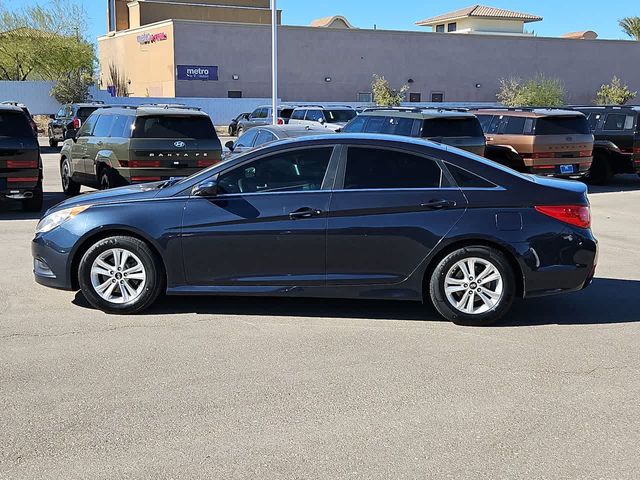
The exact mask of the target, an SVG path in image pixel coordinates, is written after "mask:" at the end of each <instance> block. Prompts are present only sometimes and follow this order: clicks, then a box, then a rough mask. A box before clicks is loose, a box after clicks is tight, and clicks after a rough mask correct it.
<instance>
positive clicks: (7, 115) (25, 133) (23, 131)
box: [0, 112, 33, 137]
mask: <svg viewBox="0 0 640 480" xmlns="http://www.w3.org/2000/svg"><path fill="white" fill-rule="evenodd" d="M0 137H33V130H32V129H31V126H30V125H29V122H28V121H27V117H25V115H24V113H22V112H19V113H18V112H0Z"/></svg>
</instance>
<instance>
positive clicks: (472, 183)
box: [447, 163, 495, 188]
mask: <svg viewBox="0 0 640 480" xmlns="http://www.w3.org/2000/svg"><path fill="white" fill-rule="evenodd" d="M447 169H448V170H449V173H451V176H452V177H453V179H454V180H455V182H456V184H457V185H458V186H459V187H460V188H494V187H495V185H494V184H493V183H491V182H489V181H488V180H485V179H484V178H482V177H479V176H478V175H476V174H475V173H471V172H469V171H468V170H465V169H463V168H460V167H457V166H456V165H453V164H451V163H447Z"/></svg>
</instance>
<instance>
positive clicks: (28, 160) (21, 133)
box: [0, 105, 42, 212]
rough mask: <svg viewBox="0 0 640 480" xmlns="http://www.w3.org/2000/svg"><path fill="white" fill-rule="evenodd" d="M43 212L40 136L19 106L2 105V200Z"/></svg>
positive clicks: (0, 137) (0, 164)
mask: <svg viewBox="0 0 640 480" xmlns="http://www.w3.org/2000/svg"><path fill="white" fill-rule="evenodd" d="M3 198H6V199H9V200H19V201H21V202H22V207H23V208H24V209H25V210H27V211H29V212H39V211H40V210H41V209H42V159H41V158H40V147H39V146H38V137H37V136H36V135H35V134H34V133H33V129H32V127H31V125H30V124H29V121H28V120H27V117H26V115H25V114H24V112H23V111H22V109H21V108H20V107H15V106H12V105H0V199H3Z"/></svg>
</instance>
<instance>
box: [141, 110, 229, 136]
mask: <svg viewBox="0 0 640 480" xmlns="http://www.w3.org/2000/svg"><path fill="white" fill-rule="evenodd" d="M133 138H169V139H174V138H193V139H196V140H213V139H216V138H218V137H217V135H216V131H215V128H213V124H212V123H211V119H210V118H209V117H205V116H200V115H198V116H186V115H174V116H171V115H157V116H154V115H151V116H145V117H138V118H136V123H135V128H134V130H133Z"/></svg>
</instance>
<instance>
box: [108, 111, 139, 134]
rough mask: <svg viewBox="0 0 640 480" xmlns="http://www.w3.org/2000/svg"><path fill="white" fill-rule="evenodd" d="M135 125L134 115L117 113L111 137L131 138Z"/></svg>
mask: <svg viewBox="0 0 640 480" xmlns="http://www.w3.org/2000/svg"><path fill="white" fill-rule="evenodd" d="M132 125H133V116H131V115H115V120H114V121H113V126H112V127H111V134H110V135H109V136H110V137H116V138H129V137H130V136H131V126H132Z"/></svg>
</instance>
